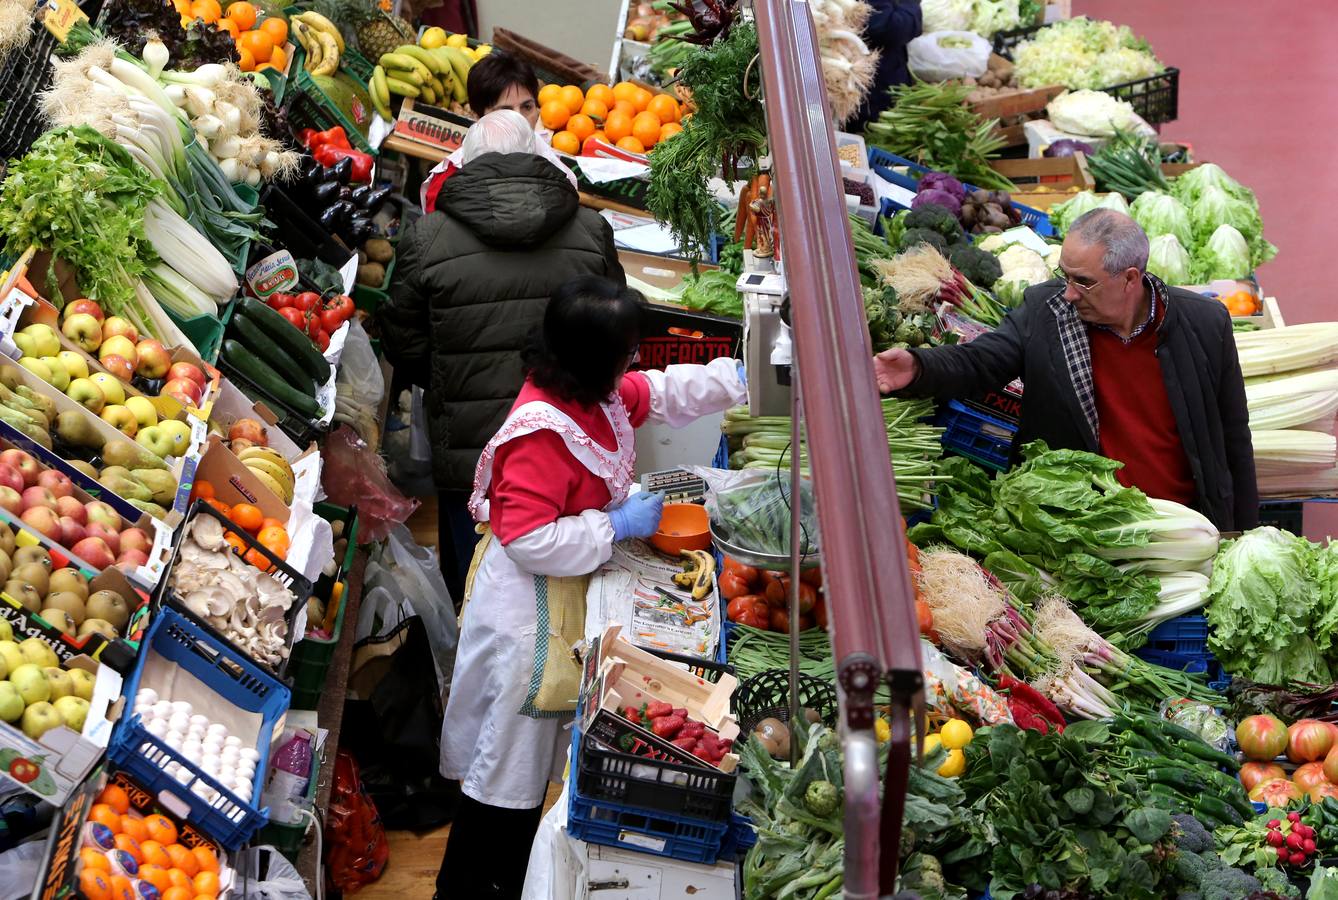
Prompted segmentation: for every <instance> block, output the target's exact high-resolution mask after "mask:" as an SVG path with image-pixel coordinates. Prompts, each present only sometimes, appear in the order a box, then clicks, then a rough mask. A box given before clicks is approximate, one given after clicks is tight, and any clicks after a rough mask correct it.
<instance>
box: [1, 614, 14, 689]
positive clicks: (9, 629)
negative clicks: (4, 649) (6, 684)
mask: <svg viewBox="0 0 1338 900" xmlns="http://www.w3.org/2000/svg"><path fill="white" fill-rule="evenodd" d="M12 640H14V628H13V626H12V625H10V624H9V621H8V620H7V619H0V641H12ZM3 677H4V676H2V675H0V678H3Z"/></svg>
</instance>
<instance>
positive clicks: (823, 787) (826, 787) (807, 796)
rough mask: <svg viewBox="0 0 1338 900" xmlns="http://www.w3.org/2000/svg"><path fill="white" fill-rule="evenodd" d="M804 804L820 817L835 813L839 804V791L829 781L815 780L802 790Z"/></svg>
mask: <svg viewBox="0 0 1338 900" xmlns="http://www.w3.org/2000/svg"><path fill="white" fill-rule="evenodd" d="M804 806H805V807H806V808H807V809H808V811H809V812H810V813H812V814H813V815H815V816H817V817H818V818H820V819H823V818H826V817H827V816H831V815H835V814H836V811H837V810H838V809H839V808H840V806H841V792H840V791H839V790H838V789H837V787H836V785H834V784H832V783H831V782H830V781H815V782H813V783H812V784H810V785H809V786H808V789H807V790H805V791H804Z"/></svg>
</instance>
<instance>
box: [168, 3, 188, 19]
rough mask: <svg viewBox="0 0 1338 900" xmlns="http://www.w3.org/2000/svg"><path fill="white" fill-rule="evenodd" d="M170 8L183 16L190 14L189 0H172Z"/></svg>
mask: <svg viewBox="0 0 1338 900" xmlns="http://www.w3.org/2000/svg"><path fill="white" fill-rule="evenodd" d="M172 8H173V9H175V10H176V11H177V12H178V13H180V14H181V15H183V16H187V15H190V0H172Z"/></svg>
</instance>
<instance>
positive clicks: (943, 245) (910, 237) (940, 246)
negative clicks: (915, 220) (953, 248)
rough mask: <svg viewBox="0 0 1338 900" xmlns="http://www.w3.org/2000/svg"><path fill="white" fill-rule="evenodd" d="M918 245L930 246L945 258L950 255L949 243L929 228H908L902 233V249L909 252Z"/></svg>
mask: <svg viewBox="0 0 1338 900" xmlns="http://www.w3.org/2000/svg"><path fill="white" fill-rule="evenodd" d="M917 244H928V245H929V246H931V247H933V248H934V249H935V250H937V251H938V252H939V253H941V254H943V255H944V256H947V255H948V242H947V241H946V240H944V239H943V235H941V234H939V233H938V232H937V231H930V230H929V229H928V228H907V229H906V230H905V231H903V232H902V233H901V249H902V250H909V249H911V248H912V247H914V246H916V245H917Z"/></svg>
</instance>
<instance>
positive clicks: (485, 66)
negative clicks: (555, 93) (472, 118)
mask: <svg viewBox="0 0 1338 900" xmlns="http://www.w3.org/2000/svg"><path fill="white" fill-rule="evenodd" d="M513 84H515V85H520V86H521V87H522V88H524V89H525V90H527V91H529V92H530V94H532V95H533V96H534V97H535V98H536V100H537V99H538V97H539V76H538V75H535V74H534V68H533V67H532V66H531V65H530V64H529V63H527V62H525V60H523V59H518V58H516V57H514V56H511V55H510V54H507V53H502V52H499V51H497V50H494V51H493V52H491V53H489V54H488V55H487V56H485V57H483V59H480V60H479V61H478V62H476V63H474V66H473V67H472V68H471V69H470V70H469V78H468V79H466V81H465V93H467V94H468V95H469V108H470V109H471V110H473V112H474V115H476V116H482V115H483V114H484V113H486V112H487V111H488V110H490V109H492V108H493V107H494V106H496V105H497V100H498V98H500V97H501V96H502V95H503V94H505V93H506V89H507V88H509V87H511V86H512V85H513Z"/></svg>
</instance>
